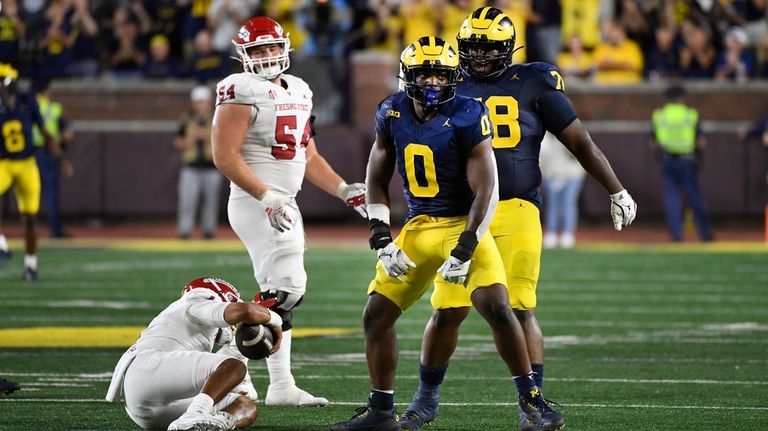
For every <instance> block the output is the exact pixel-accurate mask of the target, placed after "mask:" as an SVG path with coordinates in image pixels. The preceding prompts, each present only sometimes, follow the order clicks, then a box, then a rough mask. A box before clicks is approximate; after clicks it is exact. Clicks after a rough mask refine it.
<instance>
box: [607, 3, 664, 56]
mask: <svg viewBox="0 0 768 431" xmlns="http://www.w3.org/2000/svg"><path fill="white" fill-rule="evenodd" d="M646 3H649V2H644V1H638V0H622V1H621V3H620V6H621V11H620V12H619V14H618V18H617V21H618V23H619V24H620V25H621V26H622V27H623V28H624V31H625V33H626V35H627V37H628V38H629V39H631V40H634V41H635V42H637V44H638V45H639V46H640V50H641V51H642V52H643V54H645V53H647V52H648V50H649V49H650V47H651V45H652V44H653V31H652V28H653V27H656V26H657V25H656V24H657V23H656V20H655V14H654V13H653V9H650V8H651V6H646ZM646 7H647V8H649V9H650V10H647V9H645V8H646Z"/></svg>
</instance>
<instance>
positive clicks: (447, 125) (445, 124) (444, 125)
mask: <svg viewBox="0 0 768 431" xmlns="http://www.w3.org/2000/svg"><path fill="white" fill-rule="evenodd" d="M449 121H451V119H450V118H447V119H446V120H445V123H443V127H451V125H450V124H448V122H449Z"/></svg>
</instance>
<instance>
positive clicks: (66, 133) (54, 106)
mask: <svg viewBox="0 0 768 431" xmlns="http://www.w3.org/2000/svg"><path fill="white" fill-rule="evenodd" d="M34 90H35V92H36V93H37V94H36V96H35V97H36V98H37V104H38V105H39V106H40V114H41V115H42V116H43V121H44V122H45V127H46V128H48V131H49V132H51V135H53V139H55V140H56V142H57V143H58V144H59V147H60V148H61V150H62V151H65V150H66V149H67V147H68V146H69V144H70V143H71V142H72V140H73V139H74V136H75V132H74V130H73V129H72V127H71V123H70V121H69V119H67V118H66V117H65V116H64V108H63V107H62V106H61V103H59V102H55V101H53V100H52V99H51V91H50V81H49V80H42V81H38V82H36V83H35V85H34ZM33 141H34V143H35V146H36V147H37V152H36V154H35V157H36V159H37V167H38V168H39V169H40V183H41V184H42V203H43V207H44V208H45V211H46V216H47V221H48V236H50V237H51V238H66V237H67V235H66V234H65V233H64V230H63V229H62V226H61V205H60V202H61V199H60V196H61V174H62V173H64V175H66V176H68V177H69V176H72V173H73V169H72V165H71V164H70V163H69V162H68V161H66V160H64V159H62V160H56V159H55V158H53V157H52V156H51V154H50V153H49V152H48V151H47V150H46V149H45V148H44V145H45V140H44V139H43V136H42V135H41V134H40V130H39V129H38V128H37V127H36V128H35V129H34V131H33Z"/></svg>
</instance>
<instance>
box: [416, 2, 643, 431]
mask: <svg viewBox="0 0 768 431" xmlns="http://www.w3.org/2000/svg"><path fill="white" fill-rule="evenodd" d="M457 40H458V48H459V57H460V67H461V71H462V74H461V77H460V78H459V83H458V86H457V89H456V91H457V93H458V94H460V95H464V96H468V97H472V98H475V99H477V100H481V101H482V102H483V103H484V104H485V106H486V107H487V108H488V111H489V116H490V119H491V122H492V123H493V128H494V137H493V152H494V154H495V155H496V164H497V166H498V172H499V205H498V207H497V209H496V214H495V215H494V218H493V221H492V222H491V225H490V228H489V230H490V233H491V235H492V236H493V239H494V241H495V242H496V245H497V247H498V249H499V253H500V254H501V258H502V260H503V261H504V269H505V273H506V277H507V287H508V291H509V299H510V302H511V305H512V307H513V308H514V313H515V316H517V319H518V320H519V322H520V324H521V325H522V327H523V331H524V332H525V343H526V345H527V348H528V355H529V356H530V359H531V364H532V368H533V370H534V371H535V378H536V383H537V386H538V387H541V386H542V384H543V376H544V337H543V335H542V332H541V328H540V327H539V323H538V321H537V320H536V316H535V314H534V310H535V308H536V284H537V282H538V279H539V268H540V259H541V246H542V232H541V223H540V221H539V207H540V205H541V201H542V198H541V195H539V192H538V189H539V185H540V184H541V170H540V168H539V150H540V147H541V140H542V138H543V136H544V132H545V131H547V130H548V131H550V132H552V133H553V134H554V135H555V136H557V138H558V139H559V140H560V141H561V142H562V143H563V144H564V145H565V146H566V147H567V148H568V149H569V150H570V151H571V152H572V153H573V154H574V156H576V158H577V159H578V160H579V162H580V163H581V165H582V166H583V167H584V169H585V170H586V171H587V172H589V174H590V175H592V176H593V177H594V178H595V179H596V180H597V181H598V182H600V184H601V185H602V186H603V187H604V188H605V189H606V191H607V192H608V193H609V194H610V214H611V217H612V219H613V225H614V228H615V229H616V230H621V229H622V228H623V227H626V226H628V225H629V224H630V223H632V220H634V218H635V214H636V211H637V205H636V204H635V202H634V200H633V199H632V197H631V196H630V195H629V193H627V191H626V190H625V189H624V187H623V186H622V185H621V182H620V181H619V179H618V178H617V177H616V175H615V174H614V172H613V170H612V168H611V165H610V164H609V163H608V161H607V160H606V158H605V156H604V155H603V153H602V151H600V149H599V148H598V147H597V146H596V145H595V143H594V142H593V141H592V139H591V138H590V136H589V133H588V132H587V131H586V129H585V128H584V126H583V125H582V123H581V121H579V119H578V117H577V116H576V113H575V112H574V110H573V107H572V106H571V104H570V102H569V100H568V98H567V97H566V96H565V94H564V91H565V83H564V82H563V78H562V77H561V76H560V74H559V73H558V71H557V68H555V67H554V66H552V65H549V64H546V63H528V64H514V65H513V64H512V54H513V52H514V51H515V27H514V25H513V24H512V20H511V19H510V18H509V17H508V16H506V15H505V14H504V13H503V12H501V11H500V10H498V9H496V8H492V7H484V8H479V9H477V10H475V11H474V12H473V13H472V14H470V15H469V16H468V17H467V19H466V20H465V21H464V24H463V25H462V27H461V29H460V31H459V33H458V37H457ZM436 287H439V288H441V289H444V290H449V289H453V290H454V294H455V295H457V296H458V295H461V293H462V288H461V286H457V285H451V284H449V283H446V282H444V281H442V280H439V279H437V280H436ZM468 313H469V307H467V306H463V307H455V308H445V309H438V310H437V311H436V312H435V313H434V314H433V315H432V318H431V319H430V320H429V322H428V323H427V327H426V329H425V332H424V342H423V344H422V352H421V363H420V370H421V373H420V374H421V379H420V384H419V388H418V390H417V391H416V394H415V395H414V398H413V401H412V403H411V405H410V406H409V407H408V409H407V410H406V413H405V414H404V415H403V418H402V420H401V425H402V427H403V429H408V430H414V429H419V428H421V426H422V425H423V424H424V423H425V422H428V421H430V420H433V419H434V418H435V416H437V410H438V404H439V394H438V392H439V388H440V384H441V383H442V380H443V377H444V375H445V372H446V369H447V367H448V360H449V358H450V356H451V354H452V353H453V350H449V349H444V348H442V346H455V345H456V337H457V336H458V330H457V329H458V327H459V325H460V324H461V322H462V321H463V320H464V318H466V316H467V314H468ZM522 410H524V409H522ZM520 425H521V428H522V429H524V430H548V429H556V428H559V427H560V426H562V425H563V421H562V416H560V417H556V416H552V415H549V414H544V415H542V418H541V419H539V420H538V421H531V420H530V418H526V417H525V414H523V413H522V412H521V417H520Z"/></svg>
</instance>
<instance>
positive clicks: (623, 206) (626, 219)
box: [611, 189, 637, 230]
mask: <svg viewBox="0 0 768 431" xmlns="http://www.w3.org/2000/svg"><path fill="white" fill-rule="evenodd" d="M636 215H637V204H636V203H635V201H634V199H632V196H630V195H629V193H627V190H626V189H624V190H622V191H620V192H618V193H614V194H612V195H611V218H612V219H613V228H614V229H616V230H621V228H622V227H627V226H629V225H630V224H632V221H633V220H634V219H635V216H636Z"/></svg>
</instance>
